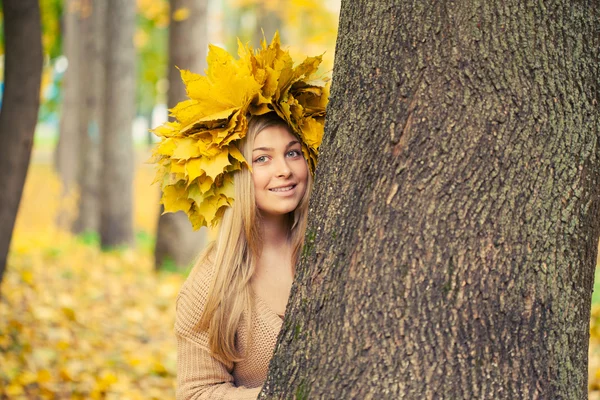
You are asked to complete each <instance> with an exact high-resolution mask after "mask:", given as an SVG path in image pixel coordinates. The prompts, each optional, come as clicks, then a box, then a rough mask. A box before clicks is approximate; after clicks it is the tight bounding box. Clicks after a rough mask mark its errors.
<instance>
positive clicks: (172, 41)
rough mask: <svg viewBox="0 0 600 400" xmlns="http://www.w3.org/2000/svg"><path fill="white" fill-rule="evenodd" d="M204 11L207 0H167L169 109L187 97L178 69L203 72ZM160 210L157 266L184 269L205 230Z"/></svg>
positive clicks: (181, 216) (205, 44)
mask: <svg viewBox="0 0 600 400" xmlns="http://www.w3.org/2000/svg"><path fill="white" fill-rule="evenodd" d="M207 12H208V2H207V0H171V1H170V13H169V15H170V24H169V51H168V53H169V63H168V84H169V91H168V96H167V105H168V107H169V108H172V107H175V105H176V104H177V103H179V102H180V101H183V100H185V99H186V98H187V95H186V91H185V86H184V85H183V82H182V81H181V76H180V73H179V69H178V68H181V69H186V70H192V71H202V70H204V67H205V66H206V54H207V48H208V37H207V36H208V30H207V27H206V21H207ZM163 211H164V208H163V206H162V205H161V206H160V216H159V219H158V227H157V231H156V246H155V249H154V258H155V265H156V268H157V269H160V268H161V267H162V266H163V265H165V264H166V263H167V264H168V263H173V264H174V266H176V267H178V268H185V267H187V266H188V265H189V264H190V263H191V262H192V260H193V259H194V258H195V257H196V256H197V254H198V252H199V251H200V250H201V249H202V247H203V246H204V245H205V244H206V243H205V230H204V229H203V230H201V231H198V232H195V231H194V230H193V229H192V225H191V224H190V222H189V220H188V218H187V215H186V214H185V213H184V212H182V211H179V212H177V213H167V214H163Z"/></svg>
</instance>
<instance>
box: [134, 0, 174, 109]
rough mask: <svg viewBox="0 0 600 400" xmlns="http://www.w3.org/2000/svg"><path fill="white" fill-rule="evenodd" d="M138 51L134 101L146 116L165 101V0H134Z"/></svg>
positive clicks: (166, 33) (167, 4)
mask: <svg viewBox="0 0 600 400" xmlns="http://www.w3.org/2000/svg"><path fill="white" fill-rule="evenodd" d="M136 1H137V8H138V14H137V28H136V32H135V37H134V43H135V47H136V49H137V51H138V63H137V76H138V84H137V90H136V104H137V109H138V113H140V114H142V115H146V116H150V114H151V113H152V109H153V107H154V105H155V104H157V103H165V102H166V101H167V99H166V90H167V85H166V76H167V60H168V50H167V45H168V27H169V2H168V0H136Z"/></svg>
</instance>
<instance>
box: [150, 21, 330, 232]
mask: <svg viewBox="0 0 600 400" xmlns="http://www.w3.org/2000/svg"><path fill="white" fill-rule="evenodd" d="M238 57H239V58H238V59H234V58H233V57H232V56H231V55H230V54H229V53H228V52H227V51H226V50H223V49H221V48H219V47H216V46H212V45H211V46H210V47H209V53H208V57H207V61H208V68H207V70H206V71H205V72H206V75H205V76H201V75H199V74H195V73H192V72H190V71H186V70H181V78H182V79H183V82H184V84H185V86H186V90H187V95H188V97H189V99H188V100H186V101H182V102H181V103H179V104H177V105H176V106H175V107H174V108H173V109H171V110H170V112H171V113H170V115H171V116H172V117H174V119H175V120H174V121H170V122H166V123H164V124H163V125H161V126H159V127H158V128H156V129H154V130H153V132H154V133H155V134H156V135H157V136H159V137H160V138H161V140H160V142H159V143H158V144H157V146H156V147H155V148H154V151H153V156H152V159H151V162H154V163H156V164H157V174H156V178H155V182H160V183H161V186H162V198H161V203H162V204H163V205H164V210H165V212H176V211H184V212H186V213H187V215H188V217H189V219H190V221H191V223H192V225H193V227H194V229H199V228H200V227H202V226H207V225H211V226H213V227H214V226H216V225H217V224H218V223H219V221H220V218H221V217H222V215H223V212H224V211H225V209H226V208H227V207H229V206H231V205H232V204H233V201H234V199H233V196H234V188H233V173H234V172H235V171H237V170H240V169H241V168H242V167H244V166H245V167H246V168H250V165H249V164H248V162H247V161H246V160H245V159H244V157H243V155H242V154H241V152H240V151H239V149H238V147H237V144H238V142H239V140H240V139H242V138H243V137H244V136H245V135H246V132H247V130H248V118H249V117H250V116H252V115H262V114H266V113H269V112H276V113H277V115H279V117H281V118H282V119H284V120H285V121H286V122H287V123H288V125H289V126H290V127H291V129H292V130H293V131H294V132H295V133H296V134H297V135H298V136H299V137H300V139H301V140H302V151H303V153H304V157H305V158H306V160H307V162H308V166H309V169H310V171H311V173H313V174H314V171H315V167H316V164H317V156H318V148H319V145H320V144H321V140H322V137H323V127H324V120H325V107H326V105H327V100H328V96H329V81H328V80H323V79H318V78H314V79H313V78H312V76H313V75H314V74H315V73H316V71H317V68H318V66H319V64H320V63H321V56H317V57H308V58H306V60H304V62H302V63H301V64H300V65H298V66H296V67H294V65H293V61H292V58H291V57H290V55H289V52H287V51H284V50H282V49H281V45H280V39H279V34H278V33H276V34H275V36H274V37H273V40H272V42H271V44H270V45H268V46H267V44H266V42H265V41H263V42H262V43H261V48H260V49H258V50H257V51H253V50H252V48H251V47H249V46H244V45H243V44H242V43H241V42H239V41H238Z"/></svg>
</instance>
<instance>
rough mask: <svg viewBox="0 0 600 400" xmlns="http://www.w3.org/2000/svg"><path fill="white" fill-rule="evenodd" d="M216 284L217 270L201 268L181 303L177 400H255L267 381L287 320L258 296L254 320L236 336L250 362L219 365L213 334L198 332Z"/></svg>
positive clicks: (243, 325)
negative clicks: (210, 341)
mask: <svg viewBox="0 0 600 400" xmlns="http://www.w3.org/2000/svg"><path fill="white" fill-rule="evenodd" d="M211 279H212V269H211V266H209V265H198V266H197V267H195V268H194V270H193V271H192V272H191V273H190V276H189V277H188V279H187V280H186V281H185V283H184V284H183V286H182V288H181V290H180V292H179V296H178V297H177V310H176V318H175V336H176V338H177V399H178V400H183V399H212V400H254V399H256V397H257V396H258V393H259V392H260V390H261V387H262V384H263V382H264V381H265V379H266V377H267V371H268V368H269V361H270V360H271V357H272V355H273V350H274V348H275V342H276V341H277V335H278V334H279V331H280V329H281V324H282V320H281V318H280V317H279V316H278V315H277V314H276V313H275V312H274V311H272V310H271V309H270V308H269V307H268V306H267V305H266V304H265V302H264V301H262V300H261V299H260V298H259V297H257V296H255V297H254V299H253V301H254V310H253V312H252V315H250V316H248V315H247V313H245V314H244V315H243V316H242V321H241V323H240V326H239V328H238V331H237V334H236V347H237V349H238V350H240V352H241V354H243V355H244V356H245V357H244V359H243V360H242V361H240V362H237V363H223V362H221V361H219V360H218V359H216V358H215V357H213V356H212V355H211V352H210V349H209V345H208V332H206V331H200V330H199V329H198V327H197V325H198V321H200V317H201V316H202V312H203V310H204V307H205V305H206V301H207V298H208V291H209V288H210V282H211ZM248 317H249V318H251V325H250V326H251V329H252V337H253V340H252V341H251V342H250V341H249V340H248V338H249V335H248V333H249V332H248V331H247V329H246V323H245V322H246V320H247V318H248Z"/></svg>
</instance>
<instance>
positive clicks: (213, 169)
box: [202, 151, 231, 181]
mask: <svg viewBox="0 0 600 400" xmlns="http://www.w3.org/2000/svg"><path fill="white" fill-rule="evenodd" d="M203 158H204V157H203ZM230 164H231V163H230V162H229V152H227V151H223V152H221V153H219V154H217V156H216V157H214V158H208V159H205V160H203V168H202V169H203V170H204V172H206V176H208V177H210V178H211V179H212V180H213V181H214V180H215V179H216V177H217V176H218V175H220V174H221V173H223V170H224V169H225V167H227V166H228V165H230Z"/></svg>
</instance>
